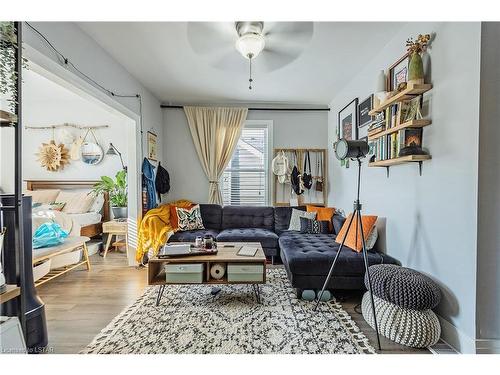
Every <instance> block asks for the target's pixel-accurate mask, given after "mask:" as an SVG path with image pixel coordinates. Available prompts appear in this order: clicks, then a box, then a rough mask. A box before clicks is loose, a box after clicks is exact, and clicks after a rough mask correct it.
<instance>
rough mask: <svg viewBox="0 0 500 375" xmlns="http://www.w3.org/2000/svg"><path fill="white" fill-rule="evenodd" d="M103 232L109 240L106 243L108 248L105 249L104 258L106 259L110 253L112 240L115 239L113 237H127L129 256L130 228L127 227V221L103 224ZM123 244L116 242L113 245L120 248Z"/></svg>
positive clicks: (126, 243)
mask: <svg viewBox="0 0 500 375" xmlns="http://www.w3.org/2000/svg"><path fill="white" fill-rule="evenodd" d="M102 232H103V233H107V234H108V239H107V241H106V247H105V248H104V255H103V258H106V254H107V253H108V249H109V246H110V245H111V240H112V239H113V236H115V237H116V236H125V243H124V245H125V248H126V249H127V256H128V227H127V221H118V220H111V221H106V222H105V223H103V224H102ZM121 244H123V243H119V242H115V243H114V244H113V245H114V246H118V245H121Z"/></svg>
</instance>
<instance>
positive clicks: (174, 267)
mask: <svg viewBox="0 0 500 375" xmlns="http://www.w3.org/2000/svg"><path fill="white" fill-rule="evenodd" d="M165 275H166V276H165V277H166V282H167V283H179V284H181V283H202V282H203V264H202V263H193V264H188V263H186V264H167V265H165Z"/></svg>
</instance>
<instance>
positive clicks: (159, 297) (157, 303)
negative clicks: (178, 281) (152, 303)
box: [156, 285, 165, 306]
mask: <svg viewBox="0 0 500 375" xmlns="http://www.w3.org/2000/svg"><path fill="white" fill-rule="evenodd" d="M164 290H165V285H160V288H159V289H158V295H157V296H156V306H158V305H159V304H160V300H161V297H162V296H163V291H164Z"/></svg>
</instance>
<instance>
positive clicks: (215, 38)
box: [187, 22, 237, 55]
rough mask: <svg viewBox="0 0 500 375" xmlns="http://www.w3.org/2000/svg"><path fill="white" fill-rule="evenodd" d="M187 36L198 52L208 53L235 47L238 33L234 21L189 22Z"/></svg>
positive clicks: (201, 53)
mask: <svg viewBox="0 0 500 375" xmlns="http://www.w3.org/2000/svg"><path fill="white" fill-rule="evenodd" d="M187 37H188V41H189V44H190V45H191V47H192V48H193V50H194V51H195V52H196V53H198V54H200V55H207V54H211V53H214V52H217V51H220V50H225V49H227V47H228V46H230V47H231V48H234V43H235V42H236V39H237V34H236V30H235V27H234V23H233V22H188V25H187Z"/></svg>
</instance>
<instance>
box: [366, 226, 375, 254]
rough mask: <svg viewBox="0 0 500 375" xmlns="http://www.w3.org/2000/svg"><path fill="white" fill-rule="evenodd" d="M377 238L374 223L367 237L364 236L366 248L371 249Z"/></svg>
mask: <svg viewBox="0 0 500 375" xmlns="http://www.w3.org/2000/svg"><path fill="white" fill-rule="evenodd" d="M377 239H378V230H377V226H376V225H374V226H373V229H372V231H371V232H370V234H369V235H368V237H366V240H365V244H366V250H371V249H373V248H374V246H375V243H376V242H377Z"/></svg>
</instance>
